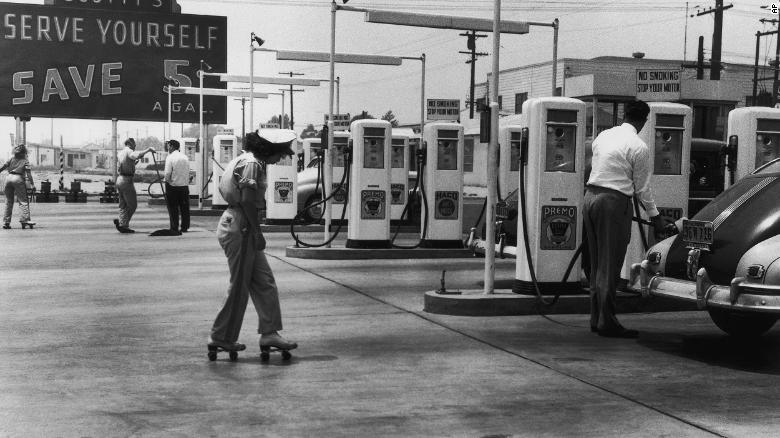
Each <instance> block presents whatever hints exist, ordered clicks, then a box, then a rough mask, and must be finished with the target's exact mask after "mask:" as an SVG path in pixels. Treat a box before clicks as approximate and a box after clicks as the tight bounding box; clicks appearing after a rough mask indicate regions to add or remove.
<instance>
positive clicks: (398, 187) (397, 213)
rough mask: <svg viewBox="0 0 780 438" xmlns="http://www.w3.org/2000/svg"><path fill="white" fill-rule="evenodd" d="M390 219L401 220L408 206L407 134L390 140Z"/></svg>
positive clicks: (395, 136)
mask: <svg viewBox="0 0 780 438" xmlns="http://www.w3.org/2000/svg"><path fill="white" fill-rule="evenodd" d="M390 144H391V151H390V168H391V171H390V220H391V221H398V220H401V214H402V213H403V212H404V207H406V198H407V193H409V189H408V186H409V160H407V152H406V151H407V150H408V149H409V137H407V136H405V135H393V138H392V140H391V142H390Z"/></svg>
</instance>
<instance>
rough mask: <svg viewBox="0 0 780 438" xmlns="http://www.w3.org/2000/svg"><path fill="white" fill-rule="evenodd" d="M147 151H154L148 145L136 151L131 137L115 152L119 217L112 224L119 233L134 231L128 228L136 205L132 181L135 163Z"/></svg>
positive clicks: (136, 200)
mask: <svg viewBox="0 0 780 438" xmlns="http://www.w3.org/2000/svg"><path fill="white" fill-rule="evenodd" d="M149 152H154V149H153V148H151V147H150V148H146V149H145V150H143V151H141V152H136V151H135V140H134V139H133V138H132V137H131V138H128V139H127V140H125V147H124V149H122V150H121V151H119V154H117V167H118V169H119V176H118V177H117V178H116V191H117V193H118V194H119V219H114V226H116V229H117V230H118V231H119V232H120V233H135V230H131V229H130V219H131V218H132V217H133V213H135V209H136V208H137V207H138V199H137V196H136V193H135V184H134V183H133V176H134V175H135V164H136V163H137V162H138V160H140V159H141V158H143V156H144V155H146V154H148V153H149Z"/></svg>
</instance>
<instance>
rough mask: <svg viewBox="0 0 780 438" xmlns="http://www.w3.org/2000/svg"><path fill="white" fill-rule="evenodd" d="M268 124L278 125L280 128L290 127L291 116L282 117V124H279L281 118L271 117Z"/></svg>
mask: <svg viewBox="0 0 780 438" xmlns="http://www.w3.org/2000/svg"><path fill="white" fill-rule="evenodd" d="M268 123H276V124H278V125H279V127H280V128H287V127H289V126H290V116H289V115H287V114H285V115H284V116H282V123H279V116H273V117H271V120H269V121H268Z"/></svg>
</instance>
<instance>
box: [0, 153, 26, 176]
mask: <svg viewBox="0 0 780 438" xmlns="http://www.w3.org/2000/svg"><path fill="white" fill-rule="evenodd" d="M2 169H8V173H15V174H17V175H24V172H25V170H29V169H30V162H29V161H27V158H21V159H20V158H16V157H13V158H11V159H10V160H8V162H7V163H5V164H4V165H3V167H2Z"/></svg>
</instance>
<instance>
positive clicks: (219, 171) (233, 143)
mask: <svg viewBox="0 0 780 438" xmlns="http://www.w3.org/2000/svg"><path fill="white" fill-rule="evenodd" d="M213 143H214V145H213V147H214V166H213V167H212V168H213V169H214V172H213V175H212V178H211V193H213V194H214V195H213V197H212V198H211V208H220V209H224V208H227V201H225V199H224V198H222V195H220V194H219V181H220V180H221V179H222V175H223V174H224V173H225V172H224V169H225V166H227V164H228V163H230V160H232V159H233V158H235V157H236V156H238V152H239V150H238V141H237V139H236V137H235V136H234V135H215V136H214V141H213Z"/></svg>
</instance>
